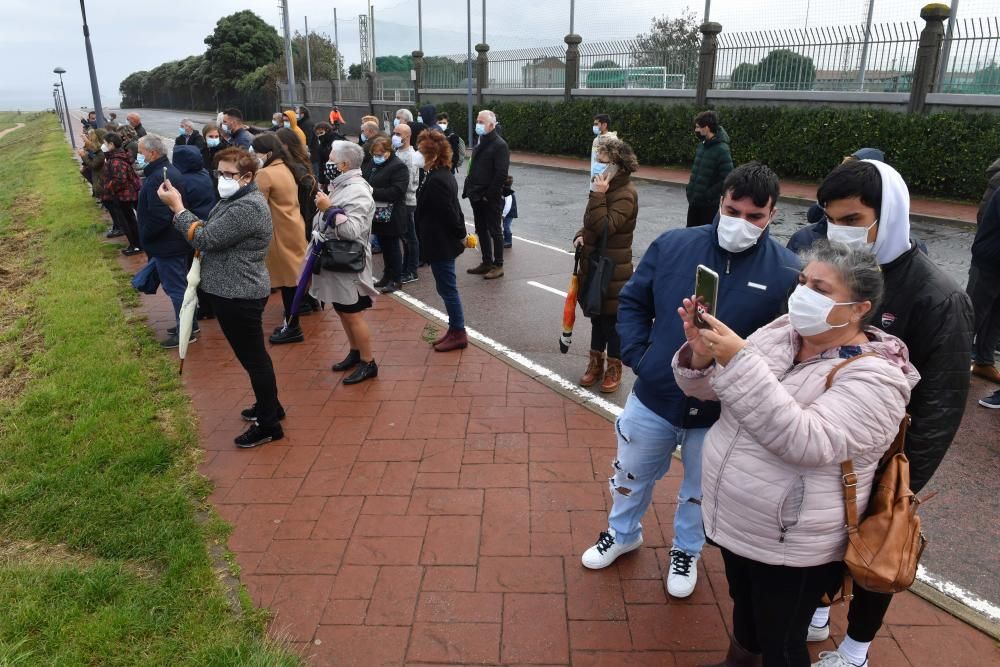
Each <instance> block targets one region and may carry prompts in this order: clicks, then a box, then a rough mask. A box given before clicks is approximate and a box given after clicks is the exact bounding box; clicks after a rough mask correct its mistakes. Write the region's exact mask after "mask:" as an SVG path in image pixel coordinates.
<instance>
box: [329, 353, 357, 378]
mask: <svg viewBox="0 0 1000 667" xmlns="http://www.w3.org/2000/svg"><path fill="white" fill-rule="evenodd" d="M360 362H361V352H359V351H358V350H351V351H350V352H348V353H347V356H346V357H344V360H343V361H339V362H337V363H335V364H334V365H333V370H334V371H336V372H338V373H339V372H340V371H349V370H351V369H352V368H354V367H355V366H357V365H358V364H359V363H360Z"/></svg>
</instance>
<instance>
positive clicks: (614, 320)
mask: <svg viewBox="0 0 1000 667" xmlns="http://www.w3.org/2000/svg"><path fill="white" fill-rule="evenodd" d="M617 326H618V314H617V313H615V314H613V315H601V316H599V317H591V318H590V349H591V350H594V351H595V352H604V351H605V350H607V352H608V358H609V359H621V358H622V339H621V337H620V336H619V335H618V329H617Z"/></svg>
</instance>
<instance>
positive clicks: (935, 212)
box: [510, 151, 978, 225]
mask: <svg viewBox="0 0 1000 667" xmlns="http://www.w3.org/2000/svg"><path fill="white" fill-rule="evenodd" d="M510 160H511V162H512V163H514V164H523V165H531V166H534V167H551V168H554V169H564V170H567V171H580V172H587V171H588V170H589V169H590V162H589V161H588V160H585V159H581V158H573V157H563V156H556V155H542V154H541V153H526V152H523V151H513V152H511V155H510ZM635 175H636V176H637V177H638V178H643V179H646V180H650V181H660V182H662V183H672V184H675V185H687V182H688V177H690V175H691V171H690V170H687V169H671V168H669V167H639V171H637V172H636V174H635ZM817 185H818V184H816V183H798V182H795V181H782V182H781V196H782V198H785V199H792V200H795V201H797V202H801V203H804V204H812V203H813V202H815V201H816V187H817ZM977 208H978V207H977V206H976V205H974V204H961V203H957V202H948V201H942V200H937V199H917V198H914V199H911V200H910V213H911V215H912V217H913V218H914V219H917V218H922V219H925V220H927V221H929V222H949V223H956V222H957V223H964V224H970V225H974V224H976V210H977Z"/></svg>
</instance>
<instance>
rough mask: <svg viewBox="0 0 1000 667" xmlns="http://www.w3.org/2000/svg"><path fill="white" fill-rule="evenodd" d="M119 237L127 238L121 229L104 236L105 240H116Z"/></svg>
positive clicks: (110, 230) (111, 230)
mask: <svg viewBox="0 0 1000 667" xmlns="http://www.w3.org/2000/svg"><path fill="white" fill-rule="evenodd" d="M119 236H125V232H123V231H121V230H120V229H109V230H108V231H107V232H106V233H105V234H104V238H106V239H116V238H118V237H119Z"/></svg>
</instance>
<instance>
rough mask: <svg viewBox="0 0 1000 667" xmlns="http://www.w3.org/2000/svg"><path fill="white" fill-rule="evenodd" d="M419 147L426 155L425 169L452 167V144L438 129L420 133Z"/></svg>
mask: <svg viewBox="0 0 1000 667" xmlns="http://www.w3.org/2000/svg"><path fill="white" fill-rule="evenodd" d="M417 149H418V150H419V151H420V152H421V154H423V156H424V170H426V171H433V170H434V169H440V168H442V167H443V168H445V169H451V144H449V143H448V138H447V137H446V136H444V134H442V133H441V132H439V131H438V130H424V131H423V132H421V133H420V142H419V144H418V146H417Z"/></svg>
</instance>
